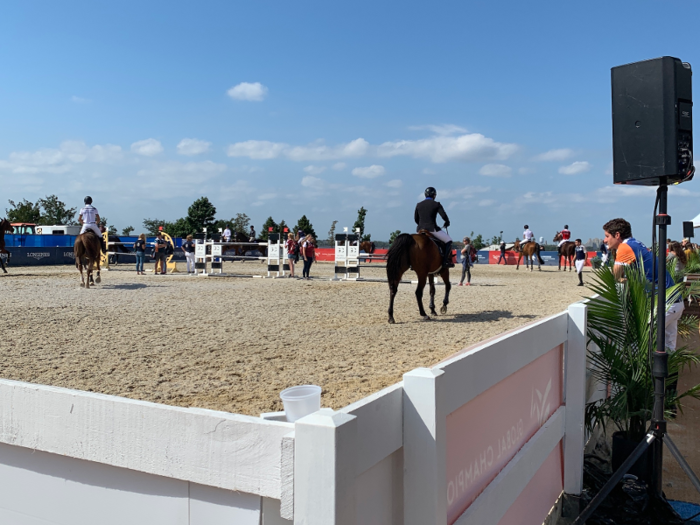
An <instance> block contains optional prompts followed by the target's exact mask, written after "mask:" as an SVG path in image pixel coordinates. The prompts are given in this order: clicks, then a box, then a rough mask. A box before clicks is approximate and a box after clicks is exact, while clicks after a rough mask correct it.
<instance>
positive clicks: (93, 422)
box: [0, 380, 294, 499]
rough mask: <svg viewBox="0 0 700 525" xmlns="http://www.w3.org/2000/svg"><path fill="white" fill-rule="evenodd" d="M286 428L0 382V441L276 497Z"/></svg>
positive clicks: (247, 418)
mask: <svg viewBox="0 0 700 525" xmlns="http://www.w3.org/2000/svg"><path fill="white" fill-rule="evenodd" d="M293 427H294V425H293V424H291V423H282V422H276V421H265V420H262V419H259V418H255V417H250V416H242V415H237V414H229V413H226V412H216V411H213V410H204V409H193V408H181V407H172V406H167V405H159V404H156V403H148V402H145V401H137V400H132V399H125V398H120V397H116V396H107V395H103V394H94V393H90V392H81V391H78V390H69V389H65V388H58V387H50V386H44V385H33V384H29V383H22V382H17V381H9V380H0V443H7V444H10V445H17V446H21V447H26V448H30V449H33V450H42V451H45V452H51V453H53V454H60V455H63V456H68V457H73V458H78V459H85V460H88V461H94V462H97V463H103V464H105V465H112V466H115V467H124V468H128V469H132V470H136V471H140V472H146V473H149V474H156V475H159V476H166V477H170V478H175V479H181V480H187V481H193V482H195V483H200V484H202V485H209V486H213V487H219V488H224V489H229V490H237V491H241V492H247V493H250V494H256V495H259V496H267V497H271V498H276V499H280V495H281V489H280V464H281V461H280V460H281V442H282V437H283V436H284V435H285V434H287V433H289V432H290V431H291V430H293Z"/></svg>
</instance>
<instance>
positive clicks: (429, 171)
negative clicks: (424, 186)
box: [422, 168, 437, 175]
mask: <svg viewBox="0 0 700 525" xmlns="http://www.w3.org/2000/svg"><path fill="white" fill-rule="evenodd" d="M422 173H423V175H437V171H435V170H434V169H431V168H423V171H422Z"/></svg>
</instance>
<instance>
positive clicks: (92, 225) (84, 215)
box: [78, 195, 107, 252]
mask: <svg viewBox="0 0 700 525" xmlns="http://www.w3.org/2000/svg"><path fill="white" fill-rule="evenodd" d="M84 202H85V206H83V207H82V208H80V212H78V222H80V224H82V225H83V227H82V228H80V233H85V232H86V231H88V230H92V231H93V232H95V235H97V238H98V239H100V245H101V246H102V251H103V252H106V251H107V247H106V246H105V242H104V238H103V237H102V232H101V231H100V228H99V227H98V226H97V225H98V224H99V223H100V212H98V211H97V208H95V207H94V206H93V205H92V197H90V196H89V195H88V196H87V197H85V200H84Z"/></svg>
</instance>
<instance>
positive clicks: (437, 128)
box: [408, 124, 467, 135]
mask: <svg viewBox="0 0 700 525" xmlns="http://www.w3.org/2000/svg"><path fill="white" fill-rule="evenodd" d="M408 129H410V130H414V131H417V130H422V129H427V130H429V131H432V132H433V133H435V134H436V135H455V134H457V133H466V132H467V130H466V129H464V128H462V127H460V126H455V125H454V124H440V125H435V124H426V125H424V126H409V127H408Z"/></svg>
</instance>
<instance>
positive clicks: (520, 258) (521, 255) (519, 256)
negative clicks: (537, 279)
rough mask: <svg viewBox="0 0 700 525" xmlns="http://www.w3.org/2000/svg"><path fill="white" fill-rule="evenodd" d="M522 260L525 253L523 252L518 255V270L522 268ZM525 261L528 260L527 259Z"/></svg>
mask: <svg viewBox="0 0 700 525" xmlns="http://www.w3.org/2000/svg"><path fill="white" fill-rule="evenodd" d="M522 260H523V254H522V253H521V254H520V255H518V264H517V266H516V267H515V269H516V270H520V261H522ZM525 262H527V260H526V261H525Z"/></svg>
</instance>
